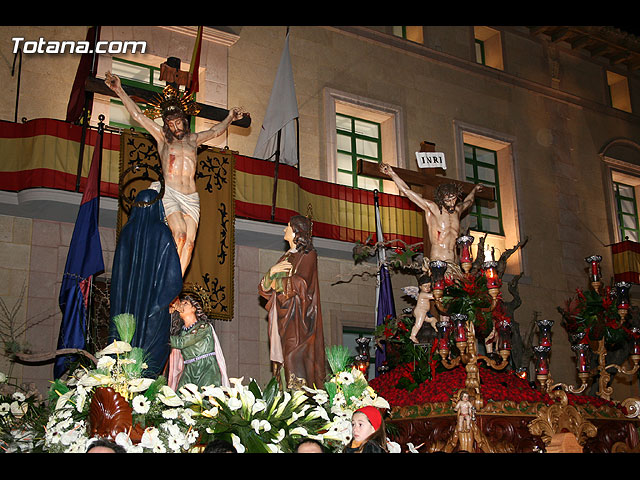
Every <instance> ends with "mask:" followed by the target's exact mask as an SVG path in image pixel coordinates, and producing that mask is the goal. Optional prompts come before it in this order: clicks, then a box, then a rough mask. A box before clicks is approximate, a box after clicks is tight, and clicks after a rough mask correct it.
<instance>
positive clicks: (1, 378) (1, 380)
mask: <svg viewBox="0 0 640 480" xmlns="http://www.w3.org/2000/svg"><path fill="white" fill-rule="evenodd" d="M6 381H7V374H6V373H3V372H0V383H4V382H6Z"/></svg>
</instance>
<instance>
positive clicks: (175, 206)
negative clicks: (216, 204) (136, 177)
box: [149, 182, 200, 223]
mask: <svg viewBox="0 0 640 480" xmlns="http://www.w3.org/2000/svg"><path fill="white" fill-rule="evenodd" d="M149 188H151V189H153V190H156V191H157V192H159V191H160V182H153V183H152V184H151V185H149ZM162 206H163V207H164V214H165V216H167V217H169V215H171V214H172V213H176V212H180V213H182V214H183V215H189V216H190V217H191V218H193V219H194V220H195V222H196V223H199V222H200V197H199V196H198V192H193V193H190V194H185V193H181V192H179V191H178V190H176V189H175V188H171V187H169V186H167V185H165V186H164V195H163V196H162Z"/></svg>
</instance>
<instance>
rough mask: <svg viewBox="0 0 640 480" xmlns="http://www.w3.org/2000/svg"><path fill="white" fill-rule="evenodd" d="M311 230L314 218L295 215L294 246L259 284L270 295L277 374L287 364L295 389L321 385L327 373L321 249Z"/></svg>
mask: <svg viewBox="0 0 640 480" xmlns="http://www.w3.org/2000/svg"><path fill="white" fill-rule="evenodd" d="M311 234H312V222H311V219H310V218H308V217H305V216H302V215H294V216H293V217H291V219H290V220H289V223H288V225H287V226H286V228H285V229H284V240H285V241H286V242H287V243H288V244H289V250H288V251H287V252H286V253H285V254H284V255H283V256H282V257H280V259H279V260H278V262H277V263H276V264H275V265H274V266H272V267H271V268H270V269H269V271H268V272H267V273H266V274H265V275H264V277H263V278H262V281H261V282H260V284H259V285H258V293H259V294H260V295H261V296H262V297H264V298H265V299H267V305H266V309H267V311H268V312H269V323H268V329H269V346H270V359H271V362H272V366H273V373H274V375H277V374H278V373H279V372H280V369H281V368H284V373H285V378H286V382H287V385H288V386H289V387H291V388H293V387H298V388H299V387H301V386H303V385H307V386H309V387H314V385H315V387H316V388H321V386H322V385H324V381H325V375H326V373H325V349H324V334H323V328H322V311H321V308H320V284H319V281H318V254H317V252H316V250H315V248H314V247H313V243H312V236H311Z"/></svg>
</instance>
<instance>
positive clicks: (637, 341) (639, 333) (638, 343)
mask: <svg viewBox="0 0 640 480" xmlns="http://www.w3.org/2000/svg"><path fill="white" fill-rule="evenodd" d="M631 338H632V339H633V346H632V347H631V355H640V328H637V327H633V328H632V329H631Z"/></svg>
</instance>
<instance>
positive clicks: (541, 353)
mask: <svg viewBox="0 0 640 480" xmlns="http://www.w3.org/2000/svg"><path fill="white" fill-rule="evenodd" d="M550 352H551V347H547V346H544V345H537V346H535V347H533V355H534V356H535V359H536V379H537V380H538V382H540V385H542V386H544V385H546V383H547V379H548V378H549V353H550Z"/></svg>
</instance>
